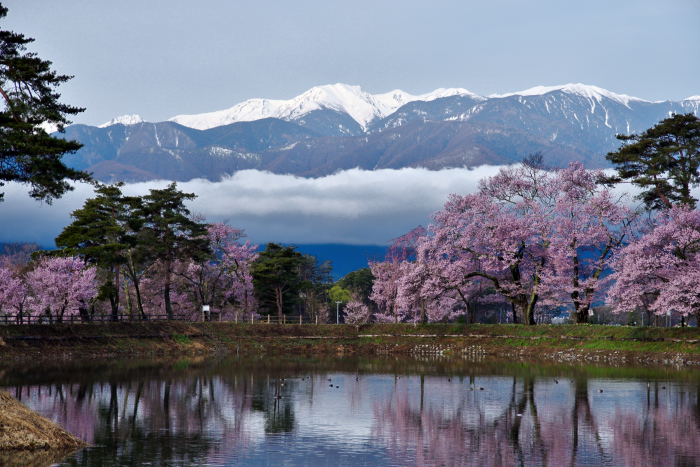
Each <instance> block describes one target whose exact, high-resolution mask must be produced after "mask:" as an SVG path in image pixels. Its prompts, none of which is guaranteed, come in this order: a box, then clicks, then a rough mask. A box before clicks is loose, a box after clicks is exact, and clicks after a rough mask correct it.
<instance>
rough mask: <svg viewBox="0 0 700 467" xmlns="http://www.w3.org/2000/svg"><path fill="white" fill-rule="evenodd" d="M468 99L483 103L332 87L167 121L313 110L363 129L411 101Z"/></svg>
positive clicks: (287, 116)
mask: <svg viewBox="0 0 700 467" xmlns="http://www.w3.org/2000/svg"><path fill="white" fill-rule="evenodd" d="M458 95H463V96H472V97H474V98H478V99H484V98H483V97H481V96H477V95H476V94H473V93H471V92H469V91H467V90H466V89H462V88H450V89H445V88H440V89H436V90H435V91H433V92H430V93H427V94H423V95H420V96H414V95H411V94H409V93H407V92H404V91H402V90H400V89H395V90H393V91H390V92H387V93H384V94H374V95H373V94H369V93H367V92H365V91H363V90H362V88H361V87H360V86H351V85H348V84H342V83H336V84H327V85H324V86H316V87H313V88H311V89H309V90H308V91H306V92H304V93H302V94H300V95H298V96H297V97H294V98H292V99H289V100H269V99H249V100H247V101H245V102H241V103H240V104H236V105H234V106H233V107H231V108H229V109H227V110H220V111H216V112H209V113H203V114H197V115H177V116H175V117H173V118H171V119H170V120H169V121H172V122H176V123H179V124H180V125H184V126H187V127H191V128H196V129H199V130H206V129H209V128H214V127H217V126H222V125H228V124H230V123H235V122H249V121H254V120H260V119H263V118H269V117H272V118H279V119H282V120H296V119H299V118H301V117H303V116H304V115H306V114H308V113H309V112H313V111H315V110H323V109H329V110H334V111H337V112H341V113H346V114H348V115H349V116H350V117H352V119H353V120H355V121H356V122H357V123H359V124H360V126H361V127H362V128H363V129H366V128H367V126H368V125H369V123H370V122H371V121H372V120H374V119H376V118H384V117H386V116H388V115H390V114H392V113H393V112H394V111H396V110H397V109H398V108H399V107H401V106H402V105H405V104H408V103H409V102H413V101H418V100H420V101H431V100H435V99H439V98H441V97H451V96H458Z"/></svg>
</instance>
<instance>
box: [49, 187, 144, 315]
mask: <svg viewBox="0 0 700 467" xmlns="http://www.w3.org/2000/svg"><path fill="white" fill-rule="evenodd" d="M122 185H123V183H118V184H116V185H97V188H96V190H95V191H96V192H97V196H96V197H95V198H90V199H88V200H86V201H85V204H84V205H83V207H82V208H81V209H77V210H75V211H73V213H72V214H71V217H72V218H73V222H72V223H71V224H70V225H68V226H66V227H65V228H64V229H63V231H62V232H61V233H60V234H59V235H58V237H56V246H57V247H59V248H60V250H57V251H56V253H57V254H59V255H61V256H63V255H65V254H66V252H68V253H70V254H71V255H78V256H80V257H81V258H83V260H84V261H85V263H90V264H95V265H96V266H98V268H99V269H100V271H101V272H102V273H103V274H104V277H103V279H102V284H101V285H100V288H99V295H98V299H101V300H109V302H110V305H111V308H112V320H113V321H117V320H118V319H119V274H120V266H121V265H122V264H124V263H125V261H126V256H125V253H126V252H127V251H128V250H129V249H130V248H132V247H134V245H135V237H134V236H133V235H131V234H130V232H129V230H128V229H127V223H128V222H129V221H130V220H131V213H132V211H133V210H134V209H135V207H136V206H137V201H138V200H137V199H136V198H130V197H124V196H123V195H122V192H121V186H122ZM140 309H141V310H142V308H140Z"/></svg>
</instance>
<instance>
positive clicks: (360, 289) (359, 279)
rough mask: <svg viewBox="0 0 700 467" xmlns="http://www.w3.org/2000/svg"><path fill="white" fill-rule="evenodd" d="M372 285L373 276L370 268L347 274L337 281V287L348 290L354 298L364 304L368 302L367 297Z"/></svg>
mask: <svg viewBox="0 0 700 467" xmlns="http://www.w3.org/2000/svg"><path fill="white" fill-rule="evenodd" d="M373 284H374V275H373V274H372V270H370V268H362V269H358V270H357V271H352V272H349V273H348V274H346V275H345V277H343V278H342V279H340V280H339V281H338V285H339V286H340V287H342V288H343V289H347V290H349V291H350V292H351V293H352V294H353V295H354V296H355V297H357V298H358V299H360V300H362V301H363V302H364V303H365V304H368V303H369V302H370V300H369V296H370V295H371V294H372V285H373Z"/></svg>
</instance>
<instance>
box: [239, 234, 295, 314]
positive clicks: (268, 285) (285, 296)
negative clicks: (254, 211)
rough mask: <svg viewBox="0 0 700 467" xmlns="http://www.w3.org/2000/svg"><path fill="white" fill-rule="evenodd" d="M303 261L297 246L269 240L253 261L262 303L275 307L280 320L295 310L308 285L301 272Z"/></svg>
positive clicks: (254, 284)
mask: <svg viewBox="0 0 700 467" xmlns="http://www.w3.org/2000/svg"><path fill="white" fill-rule="evenodd" d="M304 261H305V258H304V255H302V254H301V253H300V252H298V251H296V250H295V247H293V246H287V247H283V246H282V245H278V244H277V243H268V244H267V246H266V247H265V251H263V252H261V253H260V254H259V255H258V259H257V260H255V262H254V263H253V267H252V273H253V286H254V287H255V292H256V294H257V296H258V300H259V302H260V305H261V306H262V307H267V308H269V309H276V310H277V316H278V317H279V318H280V319H281V318H282V315H283V314H284V313H289V312H291V311H292V306H293V305H294V302H295V301H296V300H297V299H298V297H299V292H300V291H301V290H302V289H304V288H305V287H306V286H307V285H308V284H307V281H305V280H304V278H303V277H302V276H301V274H300V272H301V268H302V266H303V264H304Z"/></svg>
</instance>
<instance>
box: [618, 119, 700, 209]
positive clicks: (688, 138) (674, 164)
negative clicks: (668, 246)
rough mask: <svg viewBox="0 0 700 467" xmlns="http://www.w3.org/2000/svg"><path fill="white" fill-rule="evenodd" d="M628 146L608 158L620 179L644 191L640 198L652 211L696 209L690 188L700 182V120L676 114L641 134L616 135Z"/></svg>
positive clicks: (695, 200)
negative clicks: (679, 206)
mask: <svg viewBox="0 0 700 467" xmlns="http://www.w3.org/2000/svg"><path fill="white" fill-rule="evenodd" d="M617 138H618V139H619V140H621V141H623V142H624V143H625V144H624V145H623V146H622V147H621V148H620V149H619V150H618V151H616V152H611V153H609V154H608V155H607V156H606V158H607V159H608V160H609V161H610V162H612V163H613V164H614V165H615V166H616V168H617V172H618V177H614V178H612V179H610V180H609V181H611V182H620V181H631V182H632V183H633V184H635V185H637V186H639V187H641V188H642V189H643V190H644V191H643V192H642V193H641V195H640V196H639V197H640V199H642V200H643V201H644V203H645V204H646V205H647V207H648V208H650V209H662V208H671V207H672V206H676V205H686V206H691V207H693V206H695V204H696V202H697V199H695V198H694V197H693V196H691V194H690V189H691V188H692V187H695V186H697V185H698V183H700V171H699V168H700V119H698V118H697V117H696V116H694V115H692V114H686V115H673V116H672V117H669V118H667V119H665V120H663V121H661V122H659V123H658V124H656V125H655V126H654V127H652V128H650V129H648V130H646V131H644V132H643V133H641V134H639V135H634V134H633V135H628V136H625V135H617Z"/></svg>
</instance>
